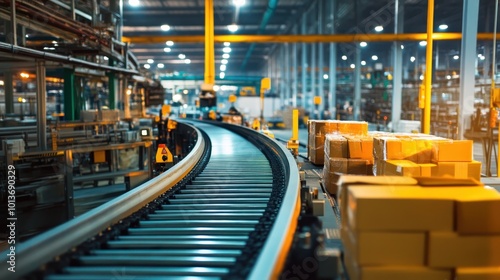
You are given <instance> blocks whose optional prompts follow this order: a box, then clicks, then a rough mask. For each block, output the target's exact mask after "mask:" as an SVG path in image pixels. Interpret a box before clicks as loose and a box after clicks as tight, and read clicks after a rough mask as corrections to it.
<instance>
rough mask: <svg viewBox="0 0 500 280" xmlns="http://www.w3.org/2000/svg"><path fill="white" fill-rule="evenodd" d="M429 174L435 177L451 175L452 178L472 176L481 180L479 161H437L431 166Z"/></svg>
mask: <svg viewBox="0 0 500 280" xmlns="http://www.w3.org/2000/svg"><path fill="white" fill-rule="evenodd" d="M431 174H432V176H435V177H453V178H474V179H476V180H478V181H480V180H481V162H479V161H475V160H473V161H468V162H437V163H436V166H435V167H432V168H431Z"/></svg>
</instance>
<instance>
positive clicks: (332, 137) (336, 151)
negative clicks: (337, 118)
mask: <svg viewBox="0 0 500 280" xmlns="http://www.w3.org/2000/svg"><path fill="white" fill-rule="evenodd" d="M325 155H326V156H328V157H330V158H348V157H349V149H348V145H347V139H346V138H345V137H344V136H342V135H340V134H337V133H331V134H327V135H326V136H325Z"/></svg>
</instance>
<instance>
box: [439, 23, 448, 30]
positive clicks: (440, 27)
mask: <svg viewBox="0 0 500 280" xmlns="http://www.w3.org/2000/svg"><path fill="white" fill-rule="evenodd" d="M438 28H439V30H446V29H448V25H447V24H441V25H439V27H438Z"/></svg>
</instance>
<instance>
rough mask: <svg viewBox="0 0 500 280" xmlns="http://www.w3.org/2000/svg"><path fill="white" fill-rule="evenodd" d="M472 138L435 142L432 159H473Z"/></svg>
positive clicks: (437, 160) (436, 160)
mask: <svg viewBox="0 0 500 280" xmlns="http://www.w3.org/2000/svg"><path fill="white" fill-rule="evenodd" d="M472 144H473V141H472V140H448V141H436V142H434V148H433V152H432V161H434V162H442V161H459V162H469V161H472V160H473V158H472Z"/></svg>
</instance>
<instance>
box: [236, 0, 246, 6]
mask: <svg viewBox="0 0 500 280" xmlns="http://www.w3.org/2000/svg"><path fill="white" fill-rule="evenodd" d="M233 5H235V6H236V7H241V6H243V5H245V0H233Z"/></svg>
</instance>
